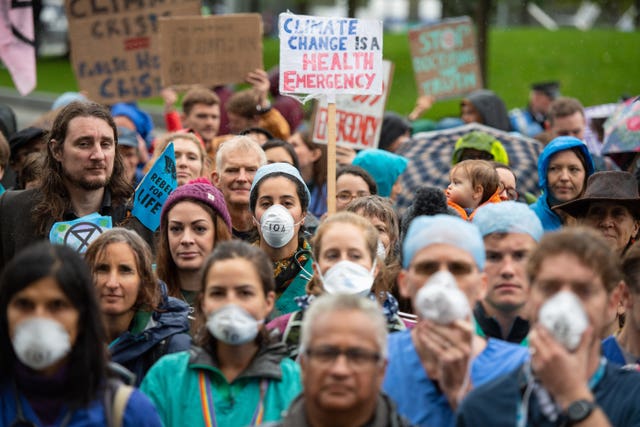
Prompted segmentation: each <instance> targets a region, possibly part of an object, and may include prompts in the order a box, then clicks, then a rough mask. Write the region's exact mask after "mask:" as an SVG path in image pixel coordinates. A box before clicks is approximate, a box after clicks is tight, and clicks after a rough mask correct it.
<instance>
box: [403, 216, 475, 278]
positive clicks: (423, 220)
mask: <svg viewBox="0 0 640 427" xmlns="http://www.w3.org/2000/svg"><path fill="white" fill-rule="evenodd" d="M438 243H442V244H447V245H451V246H455V247H457V248H460V249H462V250H464V251H466V252H468V253H469V254H471V256H472V257H473V259H474V260H475V262H476V266H477V267H478V269H479V270H483V269H484V261H485V254H484V242H483V241H482V236H481V235H480V231H479V230H478V227H476V226H475V225H473V224H471V223H470V222H467V221H465V220H463V219H462V218H459V217H455V216H451V215H444V214H438V215H433V216H426V215H423V216H419V217H416V218H415V219H414V220H413V221H411V224H409V229H408V230H407V236H406V237H405V238H404V242H403V245H402V266H403V267H404V268H408V267H409V264H410V263H411V260H412V259H413V257H414V256H415V254H416V253H417V252H418V251H420V250H422V249H424V248H426V247H428V246H431V245H435V244H438Z"/></svg>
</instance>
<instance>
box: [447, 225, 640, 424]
mask: <svg viewBox="0 0 640 427" xmlns="http://www.w3.org/2000/svg"><path fill="white" fill-rule="evenodd" d="M527 274H528V276H529V279H530V282H531V289H530V291H529V300H530V303H531V313H532V317H533V318H532V324H533V327H532V332H531V334H530V349H531V361H530V362H527V363H524V364H523V365H522V366H520V367H519V368H518V369H517V370H515V371H513V372H511V373H509V374H507V375H505V376H503V377H501V378H499V379H497V380H496V381H493V382H491V383H490V384H486V385H484V386H480V387H478V388H477V389H475V390H473V391H471V392H470V393H469V395H468V396H467V398H466V399H465V400H464V401H463V402H462V404H461V406H460V408H459V412H458V424H457V425H458V426H491V427H496V426H497V427H501V426H505V427H506V426H531V425H535V426H566V425H570V426H581V427H588V426H598V427H606V426H616V427H624V426H637V425H638V420H640V373H638V372H634V371H629V370H622V369H620V368H619V366H618V365H615V364H611V363H608V362H607V360H606V359H605V358H604V357H602V356H601V344H600V339H599V336H600V335H601V333H602V332H603V330H604V329H606V327H607V325H608V323H609V319H610V318H611V316H612V315H613V313H615V311H616V309H617V306H618V303H619V300H620V295H621V292H622V286H621V283H622V273H621V270H620V261H619V259H618V257H617V256H616V254H615V252H613V251H611V249H610V248H609V245H608V244H607V243H606V242H605V241H604V240H603V238H602V237H601V236H599V235H597V234H596V233H594V232H593V231H591V230H588V229H582V228H569V229H565V230H562V231H560V232H557V233H552V234H547V235H545V237H544V238H543V239H542V240H541V241H540V244H539V245H538V247H537V248H536V249H535V250H534V251H533V252H532V254H531V256H530V257H529V260H528V263H527Z"/></svg>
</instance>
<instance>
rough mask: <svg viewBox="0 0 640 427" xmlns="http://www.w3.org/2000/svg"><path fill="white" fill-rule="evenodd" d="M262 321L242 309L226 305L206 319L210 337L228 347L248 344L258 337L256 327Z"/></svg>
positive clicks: (262, 321)
mask: <svg viewBox="0 0 640 427" xmlns="http://www.w3.org/2000/svg"><path fill="white" fill-rule="evenodd" d="M262 323H264V320H256V319H254V318H253V316H251V314H249V312H248V311H247V310H245V309H244V308H242V307H240V306H238V305H235V304H228V305H225V306H224V307H222V308H220V309H218V310H216V311H214V312H213V313H211V315H210V316H209V319H207V329H209V332H211V335H213V336H214V337H216V338H217V339H219V340H220V341H222V342H224V343H227V344H229V345H241V344H245V343H248V342H249V341H252V340H253V339H255V337H256V336H258V326H259V325H261V324H262Z"/></svg>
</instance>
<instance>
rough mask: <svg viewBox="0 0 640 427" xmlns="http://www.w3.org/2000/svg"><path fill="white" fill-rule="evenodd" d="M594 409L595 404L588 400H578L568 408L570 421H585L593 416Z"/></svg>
mask: <svg viewBox="0 0 640 427" xmlns="http://www.w3.org/2000/svg"><path fill="white" fill-rule="evenodd" d="M594 407H595V403H593V402H589V401H588V400H577V401H575V402H573V403H572V404H571V405H569V407H568V408H567V416H568V417H569V421H573V422H577V421H582V420H584V419H585V418H587V417H588V416H589V414H591V411H593V408H594Z"/></svg>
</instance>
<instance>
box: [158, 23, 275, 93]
mask: <svg viewBox="0 0 640 427" xmlns="http://www.w3.org/2000/svg"><path fill="white" fill-rule="evenodd" d="M160 64H161V67H162V84H163V85H164V86H171V85H188V84H204V85H206V86H217V85H223V84H227V83H239V82H243V81H244V78H245V76H246V75H247V73H248V72H249V71H253V70H255V69H256V68H264V66H263V63H262V17H261V16H260V15H259V14H257V13H244V14H229V15H220V16H196V17H170V18H161V19H160Z"/></svg>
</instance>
